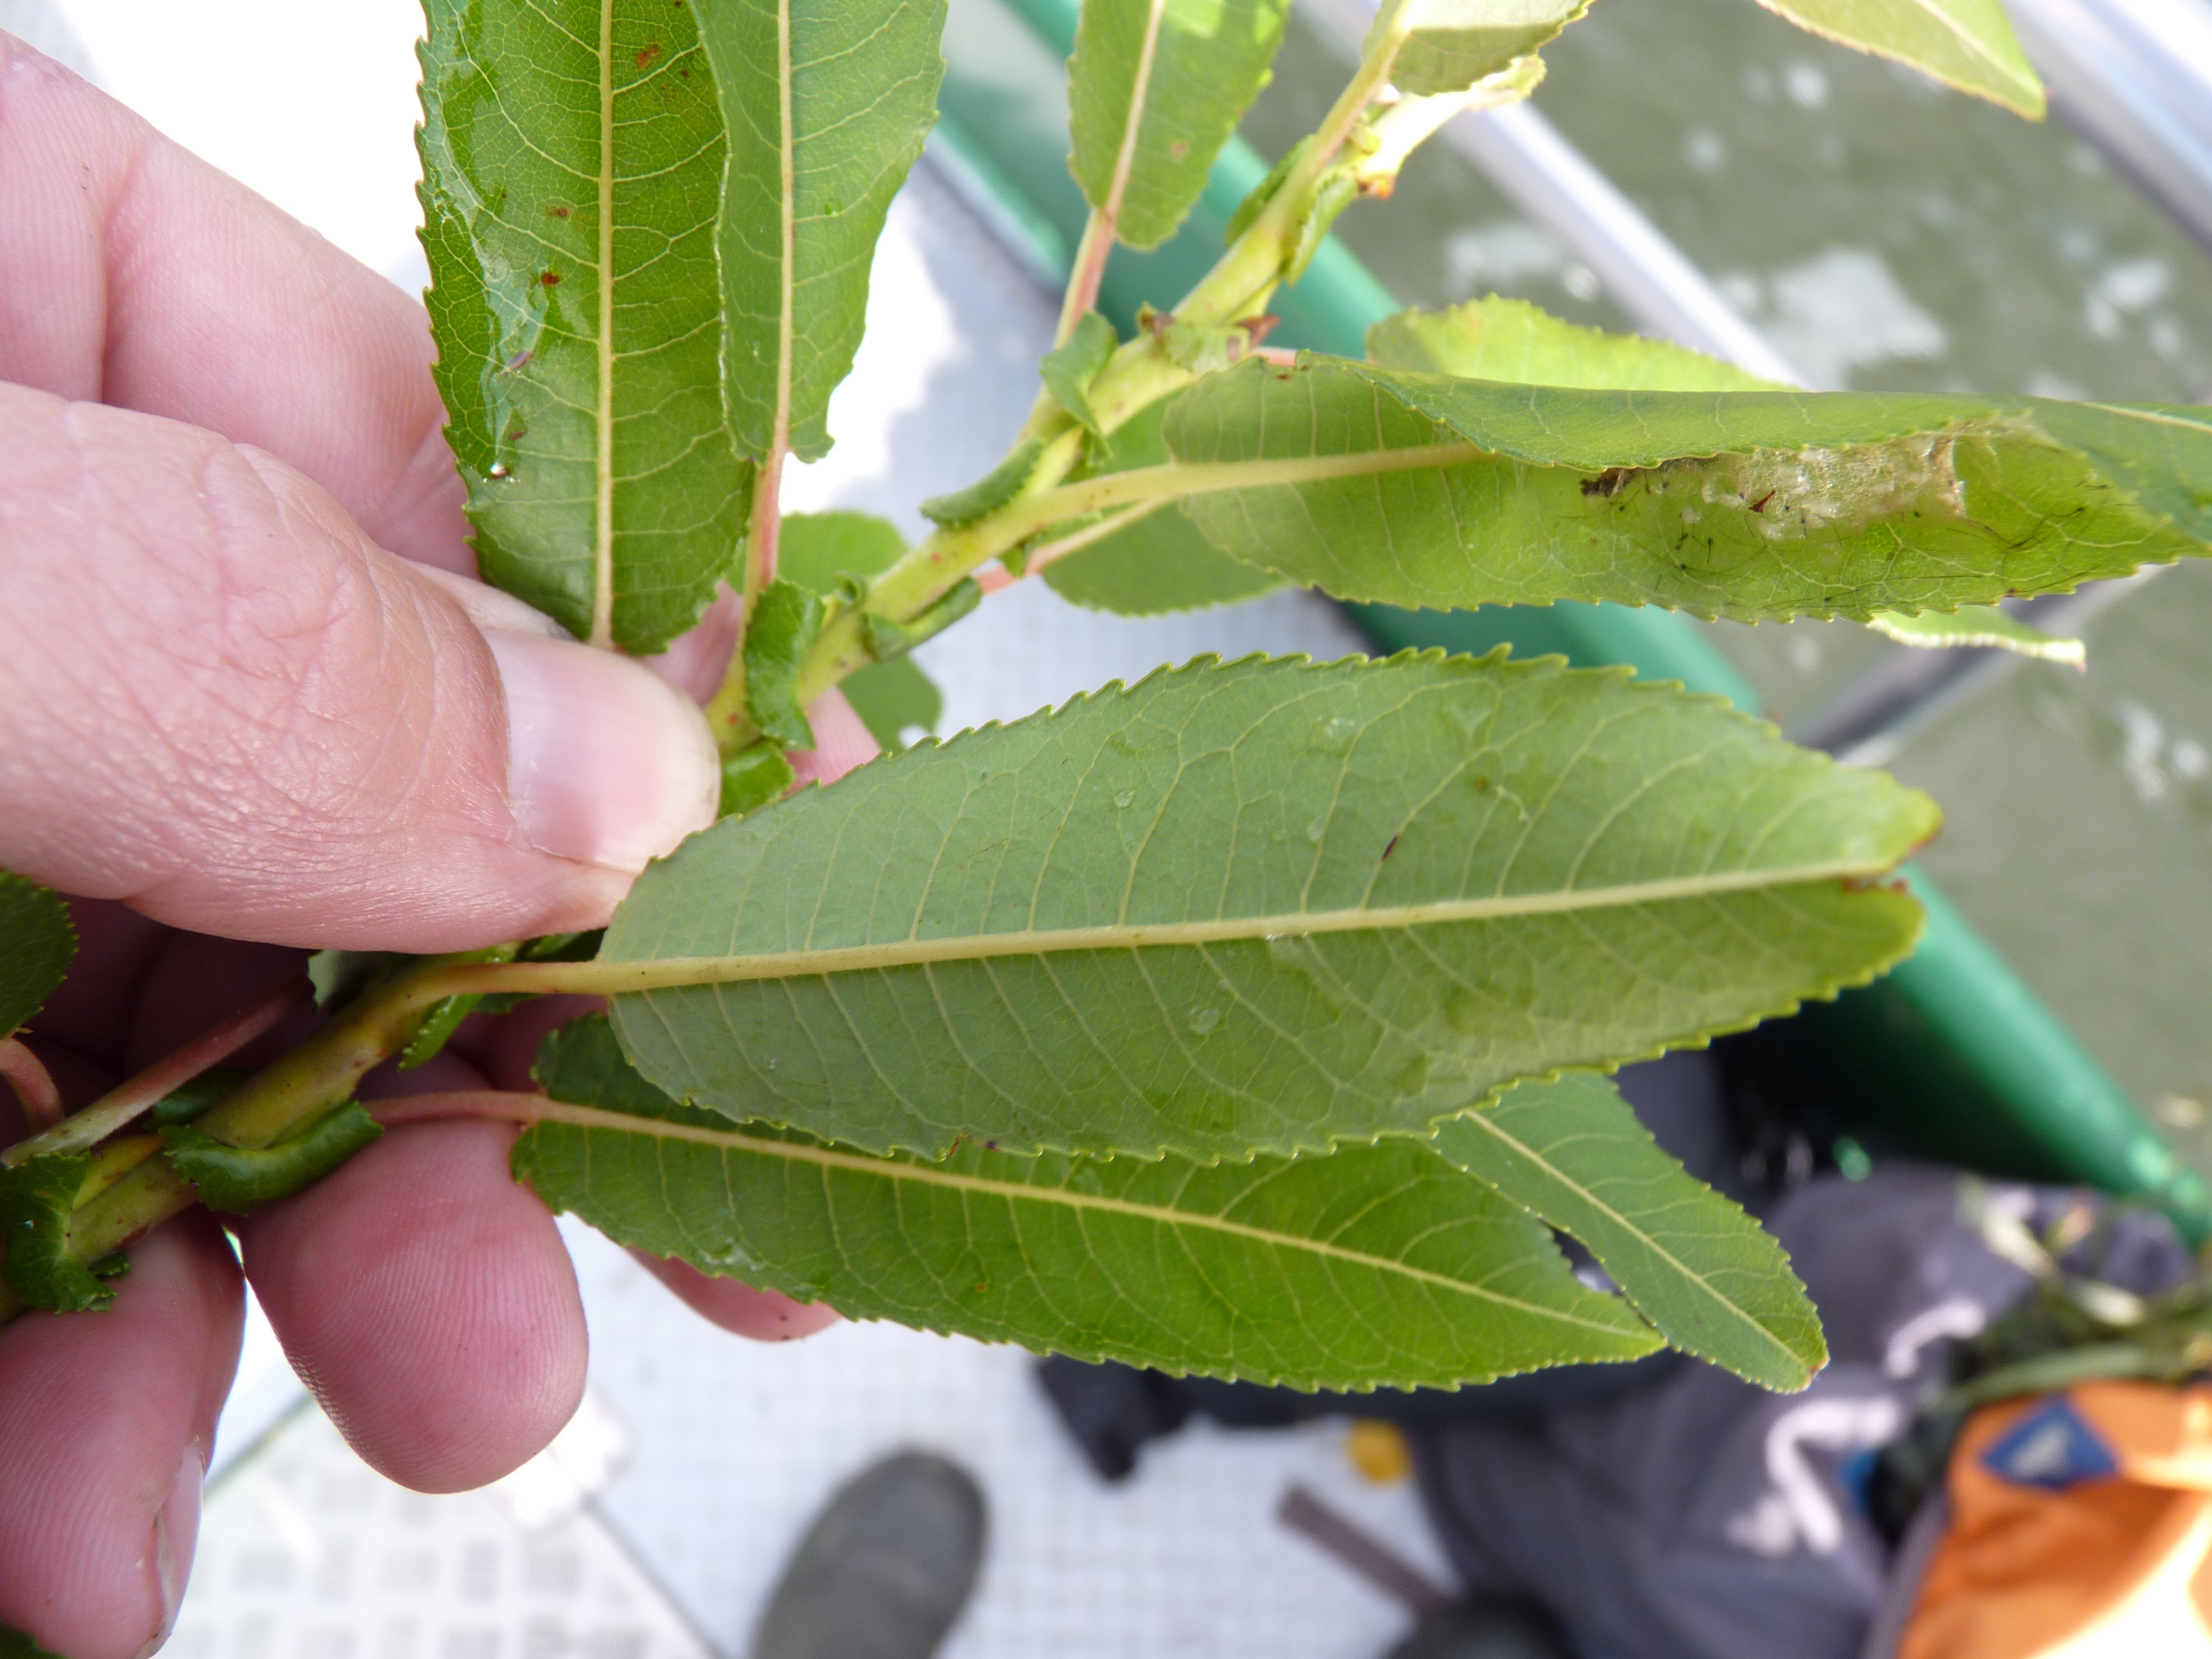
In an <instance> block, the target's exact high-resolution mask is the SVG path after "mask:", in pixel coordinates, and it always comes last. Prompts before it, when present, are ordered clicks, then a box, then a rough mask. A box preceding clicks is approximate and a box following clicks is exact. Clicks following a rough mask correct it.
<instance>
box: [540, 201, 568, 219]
mask: <svg viewBox="0 0 2212 1659" xmlns="http://www.w3.org/2000/svg"><path fill="white" fill-rule="evenodd" d="M545 211H546V213H547V215H548V216H550V217H552V218H555V219H565V218H567V217H568V214H569V210H568V209H567V208H564V207H562V206H561V205H560V204H558V203H556V204H554V205H553V206H551V207H550V208H547V209H546V210H545Z"/></svg>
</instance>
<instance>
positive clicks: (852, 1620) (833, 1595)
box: [752, 1452, 984, 1659]
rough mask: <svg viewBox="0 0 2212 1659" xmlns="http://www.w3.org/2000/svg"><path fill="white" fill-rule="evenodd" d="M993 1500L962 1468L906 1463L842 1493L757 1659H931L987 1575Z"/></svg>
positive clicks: (771, 1620)
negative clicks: (981, 1575) (987, 1510)
mask: <svg viewBox="0 0 2212 1659" xmlns="http://www.w3.org/2000/svg"><path fill="white" fill-rule="evenodd" d="M983 1532H984V1511H983V1493H982V1491H981V1488H980V1487H978V1486H976V1484H975V1480H974V1478H973V1477H972V1476H970V1475H969V1474H968V1472H967V1471H966V1470H965V1469H963V1468H961V1467H960V1466H959V1465H958V1464H957V1463H951V1462H947V1461H946V1460H945V1459H944V1458H942V1457H935V1456H932V1455H930V1454H928V1453H927V1452H901V1453H899V1454H898V1455H896V1456H893V1457H886V1458H885V1459H884V1461H883V1462H880V1463H873V1464H871V1465H869V1467H868V1468H865V1469H863V1470H861V1471H860V1474H857V1475H855V1476H854V1477H853V1479H852V1480H848V1482H846V1484H845V1485H844V1486H842V1488H841V1489H840V1490H839V1491H838V1492H837V1494H836V1496H835V1497H833V1498H831V1499H830V1500H829V1504H827V1505H826V1506H825V1507H824V1508H823V1510H822V1513H821V1514H819V1515H817V1516H815V1518H814V1524H813V1525H812V1526H811V1527H809V1528H807V1529H806V1536H805V1537H804V1538H802V1539H800V1540H799V1547H798V1548H797V1549H795V1550H793V1552H792V1554H791V1560H790V1562H789V1564H788V1565H786V1566H785V1568H784V1570H783V1577H782V1578H781V1580H780V1581H779V1582H778V1583H777V1584H776V1587H775V1593H774V1594H773V1595H770V1596H769V1603H768V1608H767V1611H766V1612H764V1613H762V1614H761V1620H760V1624H759V1626H757V1628H756V1629H755V1631H754V1632H753V1645H752V1659H929V1656H930V1655H932V1654H933V1653H935V1652H936V1651H937V1649H938V1644H939V1643H941V1642H943V1641H944V1640H945V1632H947V1631H949V1630H951V1628H952V1621H953V1620H956V1619H957V1618H958V1617H959V1616H960V1609H961V1608H962V1607H965V1606H966V1605H967V1602H968V1595H969V1591H970V1590H972V1589H975V1573H976V1570H977V1569H978V1568H979V1567H981V1565H982V1564H983Z"/></svg>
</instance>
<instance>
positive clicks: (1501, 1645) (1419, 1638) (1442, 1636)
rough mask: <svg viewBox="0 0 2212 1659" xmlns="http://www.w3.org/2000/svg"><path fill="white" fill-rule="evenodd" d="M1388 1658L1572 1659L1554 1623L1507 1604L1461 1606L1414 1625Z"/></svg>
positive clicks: (1465, 1603) (1464, 1603)
mask: <svg viewBox="0 0 2212 1659" xmlns="http://www.w3.org/2000/svg"><path fill="white" fill-rule="evenodd" d="M1383 1659H1571V1655H1570V1654H1569V1653H1568V1651H1567V1645H1566V1644H1565V1642H1563V1641H1561V1640H1560V1639H1559V1632H1558V1631H1557V1630H1556V1629H1555V1628H1554V1627H1553V1624H1552V1621H1551V1620H1549V1619H1547V1618H1546V1617H1544V1616H1543V1614H1541V1613H1538V1612H1537V1611H1535V1610H1534V1608H1530V1607H1520V1606H1517V1605H1515V1604H1512V1603H1509V1602H1503V1601H1473V1602H1468V1601H1460V1602H1455V1603H1454V1604H1453V1605H1452V1606H1450V1607H1439V1608H1437V1610H1436V1611H1435V1612H1434V1613H1430V1614H1429V1615H1428V1616H1427V1617H1426V1618H1425V1619H1423V1620H1421V1622H1420V1623H1419V1624H1418V1625H1416V1626H1413V1632H1412V1633H1411V1634H1410V1635H1408V1636H1407V1638H1406V1639H1405V1640H1404V1641H1402V1642H1401V1643H1399V1644H1398V1645H1397V1646H1396V1647H1395V1648H1392V1649H1391V1650H1390V1651H1389V1653H1388V1654H1386V1655H1385V1656H1383Z"/></svg>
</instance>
